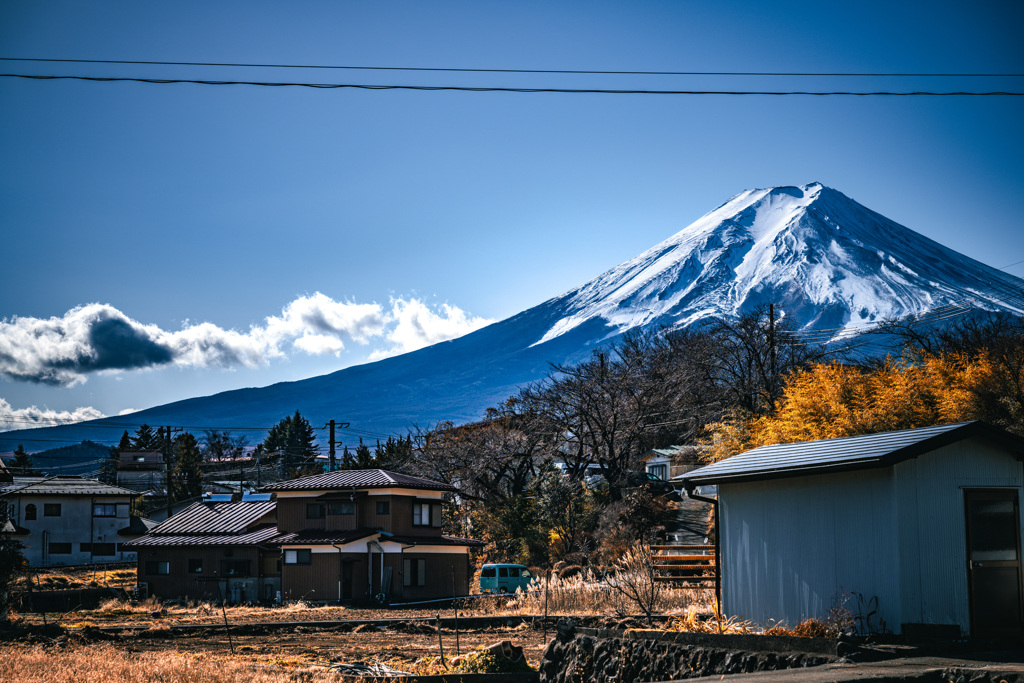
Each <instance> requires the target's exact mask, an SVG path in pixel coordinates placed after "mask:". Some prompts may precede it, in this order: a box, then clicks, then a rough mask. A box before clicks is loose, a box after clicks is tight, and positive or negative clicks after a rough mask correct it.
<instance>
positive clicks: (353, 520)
mask: <svg viewBox="0 0 1024 683" xmlns="http://www.w3.org/2000/svg"><path fill="white" fill-rule="evenodd" d="M359 506H360V501H358V500H357V501H355V512H354V513H353V514H351V515H332V514H331V513H330V511H328V512H327V525H326V528H327V530H328V531H348V530H350V529H357V528H358V527H359V525H358V524H357V521H358V520H359ZM310 521H313V520H310ZM310 528H312V527H310Z"/></svg>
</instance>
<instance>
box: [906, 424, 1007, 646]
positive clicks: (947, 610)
mask: <svg viewBox="0 0 1024 683" xmlns="http://www.w3.org/2000/svg"><path fill="white" fill-rule="evenodd" d="M893 471H894V476H895V485H896V489H895V490H896V504H897V508H898V514H899V528H900V538H901V541H902V542H901V544H900V556H899V573H900V582H901V585H902V588H903V594H902V596H901V602H902V612H903V615H904V618H903V621H904V622H910V623H925V624H957V625H959V626H960V628H961V630H963V632H965V633H967V632H969V630H970V606H969V601H968V590H967V533H966V528H965V527H966V523H965V516H964V494H963V490H964V489H965V488H1015V489H1017V491H1018V494H1017V495H1018V497H1019V499H1020V500H1022V502H1024V490H1022V488H1021V487H1022V485H1024V476H1022V469H1021V463H1020V462H1018V461H1016V460H1014V459H1013V458H1012V457H1010V456H1009V455H1008V454H1007V453H1006V452H1005V451H1003V450H1001V449H999V448H997V447H995V446H992V445H990V444H988V443H985V442H983V441H980V440H977V439H969V440H964V441H961V442H959V443H955V444H951V445H949V446H946V447H944V448H941V449H938V450H936V451H933V452H932V453H929V454H927V455H925V456H922V457H920V458H917V459H914V460H908V461H905V462H902V463H900V464H898V465H896V466H895V467H894V468H893Z"/></svg>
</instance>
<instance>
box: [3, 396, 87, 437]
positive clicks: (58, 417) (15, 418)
mask: <svg viewBox="0 0 1024 683" xmlns="http://www.w3.org/2000/svg"><path fill="white" fill-rule="evenodd" d="M101 417H106V416H105V415H104V414H103V413H101V412H100V411H98V410H96V409H95V408H91V407H82V408H75V409H74V410H47V409H45V408H37V407H36V406H32V407H30V408H18V409H15V408H12V407H11V404H10V403H8V402H7V401H5V400H4V399H2V398H0V432H6V431H10V430H12V429H31V428H33V427H52V426H53V425H55V424H70V423H72V422H84V421H86V420H96V419H99V418H101Z"/></svg>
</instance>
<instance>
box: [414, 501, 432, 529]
mask: <svg viewBox="0 0 1024 683" xmlns="http://www.w3.org/2000/svg"><path fill="white" fill-rule="evenodd" d="M412 525H413V526H430V503H413V504H412Z"/></svg>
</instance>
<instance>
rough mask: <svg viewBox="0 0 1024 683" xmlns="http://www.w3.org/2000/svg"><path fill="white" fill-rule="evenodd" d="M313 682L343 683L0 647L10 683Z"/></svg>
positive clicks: (155, 657)
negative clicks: (80, 682)
mask: <svg viewBox="0 0 1024 683" xmlns="http://www.w3.org/2000/svg"><path fill="white" fill-rule="evenodd" d="M313 679H315V680H317V681H339V680H341V679H340V678H339V677H338V676H336V675H335V674H333V673H330V672H328V671H326V670H324V669H319V668H317V669H296V670H291V671H287V670H283V669H280V668H277V667H272V666H267V665H260V664H254V663H249V662H244V661H239V660H237V659H235V660H232V659H226V658H215V657H209V656H203V655H193V654H185V653H180V652H176V651H174V650H164V651H162V652H125V651H123V650H119V649H117V648H115V647H112V646H110V645H106V644H103V645H88V646H82V647H72V648H69V649H67V650H55V649H53V648H50V649H46V648H42V647H32V648H24V647H16V646H10V647H0V681H5V682H6V683H51V682H52V681H89V683H151V682H152V681H160V682H161V683H196V682H198V681H202V683H286V682H292V681H308V680H313Z"/></svg>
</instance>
